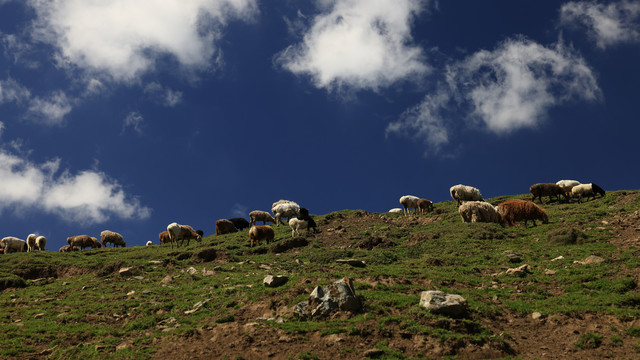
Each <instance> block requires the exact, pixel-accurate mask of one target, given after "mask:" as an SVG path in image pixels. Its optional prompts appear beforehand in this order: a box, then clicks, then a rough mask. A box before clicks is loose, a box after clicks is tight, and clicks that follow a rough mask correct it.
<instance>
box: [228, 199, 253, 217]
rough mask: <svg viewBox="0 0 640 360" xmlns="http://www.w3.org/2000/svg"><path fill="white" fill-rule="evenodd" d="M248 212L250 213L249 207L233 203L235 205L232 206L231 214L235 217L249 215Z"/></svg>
mask: <svg viewBox="0 0 640 360" xmlns="http://www.w3.org/2000/svg"><path fill="white" fill-rule="evenodd" d="M247 214H249V208H248V207H246V206H244V205H241V204H238V203H235V204H233V207H232V208H231V215H233V216H235V217H242V218H244V217H247Z"/></svg>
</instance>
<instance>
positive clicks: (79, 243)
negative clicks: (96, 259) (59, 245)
mask: <svg viewBox="0 0 640 360" xmlns="http://www.w3.org/2000/svg"><path fill="white" fill-rule="evenodd" d="M94 239H95V242H94ZM67 243H68V244H69V246H72V247H79V248H80V249H81V250H84V248H86V247H90V248H96V247H98V248H100V247H102V244H100V242H99V241H98V239H96V238H94V237H91V236H89V235H76V236H71V237H68V238H67Z"/></svg>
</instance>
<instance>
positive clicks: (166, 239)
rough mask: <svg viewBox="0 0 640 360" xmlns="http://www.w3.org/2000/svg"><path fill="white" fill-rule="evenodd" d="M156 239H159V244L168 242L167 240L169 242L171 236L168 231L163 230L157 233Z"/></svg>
mask: <svg viewBox="0 0 640 360" xmlns="http://www.w3.org/2000/svg"><path fill="white" fill-rule="evenodd" d="M158 239H160V244H161V245H162V244H168V243H169V242H171V237H170V236H169V232H168V231H163V232H161V233H160V234H158Z"/></svg>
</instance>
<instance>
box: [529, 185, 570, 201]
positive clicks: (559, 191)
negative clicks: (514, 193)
mask: <svg viewBox="0 0 640 360" xmlns="http://www.w3.org/2000/svg"><path fill="white" fill-rule="evenodd" d="M529 191H531V194H533V196H532V197H531V201H535V200H536V198H539V199H540V204H542V203H543V202H542V197H543V196H548V197H549V202H551V197H552V196H555V197H556V200H558V201H560V195H562V196H564V198H565V200H566V199H569V193H568V192H567V190H565V189H564V188H563V187H561V186H559V185H557V184H554V183H538V184H533V185H531V187H530V188H529Z"/></svg>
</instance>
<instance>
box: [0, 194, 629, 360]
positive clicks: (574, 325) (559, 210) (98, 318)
mask: <svg viewBox="0 0 640 360" xmlns="http://www.w3.org/2000/svg"><path fill="white" fill-rule="evenodd" d="M529 196H530V195H516V196H504V197H499V198H494V199H489V201H490V202H491V203H493V204H497V203H498V202H501V201H503V200H505V199H509V198H521V199H528V198H529ZM545 200H546V199H545ZM543 207H544V208H545V209H546V211H547V213H548V215H549V218H550V223H549V224H546V225H540V224H539V225H538V226H536V227H531V225H529V226H530V227H529V228H526V229H525V228H524V227H523V226H522V224H519V225H518V226H517V227H514V228H502V227H500V226H499V225H497V224H483V223H473V224H463V223H462V222H461V220H460V217H459V215H458V213H457V208H456V206H455V204H454V203H452V202H443V203H437V204H435V211H434V212H432V213H430V214H428V215H425V216H410V217H404V216H402V215H401V214H388V213H383V214H379V213H367V212H365V211H362V210H343V211H337V212H333V213H330V214H326V215H321V216H316V217H315V219H316V222H317V223H318V225H319V226H320V228H321V230H322V232H321V233H320V234H310V235H307V236H305V237H304V239H298V240H297V241H292V240H291V231H290V229H289V228H288V226H280V227H276V242H275V243H272V244H269V245H267V244H262V245H261V246H257V247H254V248H250V247H249V246H248V245H249V243H248V235H247V230H245V231H243V232H240V233H236V234H229V235H223V236H209V237H206V238H205V239H203V241H202V242H200V243H197V242H195V241H192V242H191V243H190V245H189V246H186V247H181V248H179V249H176V248H174V249H171V247H170V246H167V245H164V246H157V245H156V246H152V247H149V248H145V247H132V248H122V249H121V248H118V249H113V248H108V249H96V250H87V251H84V252H76V253H57V252H52V251H44V252H39V253H18V254H9V255H1V256H0V289H4V290H3V291H2V293H0V305H1V306H0V326H1V327H2V330H3V333H4V336H2V337H0V358H26V357H31V358H53V359H70V358H82V359H88V358H113V359H129V358H131V359H138V358H139V359H146V358H163V359H165V358H191V359H193V358H228V359H236V358H245V359H253V358H290V359H326V358H331V357H333V358H360V359H361V358H364V357H365V356H371V357H378V358H387V359H396V358H398V359H405V358H407V359H413V358H445V357H453V358H455V357H458V358H525V359H528V358H538V357H544V358H556V357H557V358H560V357H563V356H564V357H567V356H569V357H586V358H593V357H609V356H611V357H614V358H620V357H623V358H633V357H636V356H639V355H640V320H636V319H638V318H639V315H640V307H639V305H640V292H639V290H638V287H637V285H638V280H639V276H640V271H639V269H640V258H639V257H638V254H639V253H640V250H639V248H638V243H639V242H640V240H639V239H638V238H639V237H640V212H639V209H640V192H639V191H617V192H612V193H609V194H607V196H606V197H604V198H598V199H596V200H593V201H589V202H585V203H582V204H578V203H557V202H553V203H551V204H545V205H543ZM305 240H306V241H305ZM510 253H517V254H518V255H519V257H520V258H521V262H518V263H513V262H510V258H509V256H508V254H510ZM592 255H593V256H597V257H600V258H602V259H603V260H604V261H602V262H599V263H591V264H582V263H577V262H580V261H583V260H584V259H586V258H587V257H589V256H592ZM559 257H562V258H560V259H557V258H559ZM347 258H355V259H359V260H364V261H365V262H366V266H365V267H363V268H356V267H351V266H349V265H346V264H340V263H337V262H336V260H338V259H347ZM554 259H557V260H554ZM523 264H528V265H530V267H531V272H530V273H528V274H524V275H523V276H518V275H510V274H507V273H506V270H507V269H509V268H515V267H518V266H521V265H523ZM122 268H131V273H130V274H127V275H120V274H119V270H120V269H122ZM191 268H192V269H191ZM283 274H285V275H287V276H288V277H289V280H288V282H287V283H286V284H285V285H283V286H280V287H277V288H267V287H265V286H263V285H262V280H263V278H264V277H265V276H266V275H283ZM342 277H349V278H351V279H353V281H354V283H355V289H356V294H357V295H358V296H360V297H361V299H362V300H363V303H364V311H363V312H362V313H359V314H343V313H338V314H336V315H335V316H333V317H331V318H329V319H324V320H314V321H301V320H298V319H296V318H295V316H294V315H293V311H292V309H293V307H294V305H295V304H297V303H299V302H300V301H303V300H305V299H306V298H307V297H308V295H309V294H310V293H311V291H312V290H313V288H314V287H315V286H317V285H327V284H330V283H332V282H334V281H336V280H338V279H340V278H342ZM425 290H442V291H445V292H449V293H454V294H459V295H461V296H463V297H464V298H465V299H467V300H468V302H469V305H470V309H471V311H470V315H469V316H468V317H467V318H462V319H453V318H449V317H446V316H439V315H434V314H431V313H430V312H429V311H427V310H425V309H423V308H420V307H419V306H418V300H419V297H420V293H421V292H422V291H425ZM534 312H538V313H540V314H539V315H541V316H540V317H539V318H536V319H534V318H532V316H531V315H532V314H533V313H534Z"/></svg>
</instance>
